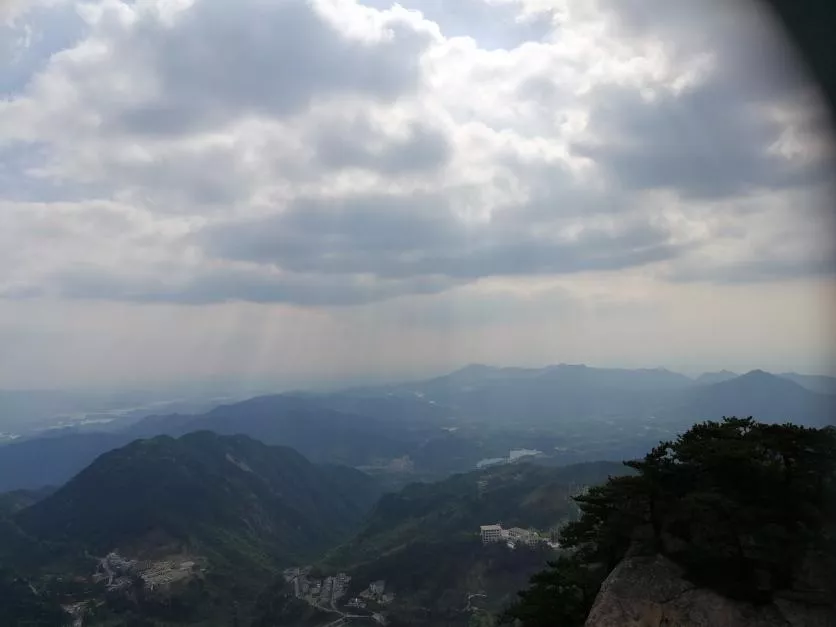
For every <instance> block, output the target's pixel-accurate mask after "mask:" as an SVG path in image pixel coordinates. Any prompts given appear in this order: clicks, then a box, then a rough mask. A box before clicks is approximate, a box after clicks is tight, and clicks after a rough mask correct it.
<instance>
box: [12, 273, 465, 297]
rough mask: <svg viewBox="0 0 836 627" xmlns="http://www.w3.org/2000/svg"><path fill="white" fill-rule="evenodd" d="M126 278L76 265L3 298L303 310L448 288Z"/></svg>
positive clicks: (432, 280)
mask: <svg viewBox="0 0 836 627" xmlns="http://www.w3.org/2000/svg"><path fill="white" fill-rule="evenodd" d="M165 276H166V272H165V271H164V269H163V271H161V272H159V273H157V274H155V276H154V278H148V277H135V278H131V277H126V276H125V275H123V274H115V273H113V272H111V270H110V269H108V268H103V267H92V266H78V267H73V268H68V269H67V270H65V271H63V272H61V273H57V274H54V275H52V276H50V277H49V278H48V279H47V280H46V281H45V282H43V283H42V284H41V285H40V286H38V287H32V288H19V289H17V290H16V291H14V292H10V291H7V292H6V293H5V294H3V296H4V297H6V298H13V299H25V298H36V297H43V296H60V297H63V298H74V299H82V300H120V301H124V302H134V303H179V304H187V305H205V304H210V303H222V302H233V301H247V302H253V303H288V304H293V305H301V306H307V307H319V306H348V305H362V304H365V303H370V302H377V301H382V300H386V299H389V298H393V297H396V296H401V295H405V294H434V293H438V292H442V291H444V290H447V289H449V288H451V287H453V286H454V284H455V283H454V282H453V281H451V280H450V279H447V278H443V277H415V278H411V279H409V280H397V281H395V280H391V281H380V280H378V281H374V282H370V281H368V280H364V279H363V278H362V277H345V276H339V277H336V276H334V277H328V276H322V275H299V274H290V275H281V274H276V273H271V272H267V271H265V268H259V267H255V266H249V267H238V268H215V269H212V268H201V269H199V270H197V271H196V273H195V274H193V275H192V276H189V277H187V278H183V279H166V278H164V277H165Z"/></svg>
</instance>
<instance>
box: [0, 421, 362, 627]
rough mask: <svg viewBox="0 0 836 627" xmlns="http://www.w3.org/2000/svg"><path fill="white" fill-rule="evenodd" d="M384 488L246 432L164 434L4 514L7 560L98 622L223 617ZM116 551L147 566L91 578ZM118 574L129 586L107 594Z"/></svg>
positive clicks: (0, 547)
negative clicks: (81, 605) (81, 604)
mask: <svg viewBox="0 0 836 627" xmlns="http://www.w3.org/2000/svg"><path fill="white" fill-rule="evenodd" d="M378 496H379V490H378V487H377V484H376V483H375V481H374V480H372V479H371V478H370V477H368V476H366V475H364V474H363V473H361V472H359V471H357V470H354V469H350V468H344V467H339V466H318V465H315V464H312V463H310V462H309V461H308V460H307V459H305V458H304V457H302V456H301V455H300V454H299V453H297V452H296V451H294V450H292V449H289V448H285V447H277V446H268V445H265V444H262V443H260V442H257V441H255V440H252V439H250V438H248V437H246V436H219V435H217V434H214V433H211V432H197V433H191V434H187V435H185V436H182V437H180V438H178V439H174V438H171V437H168V436H160V437H156V438H153V439H150V440H138V441H135V442H133V443H131V444H129V445H127V446H125V447H123V448H121V449H117V450H114V451H111V452H109V453H106V454H104V455H102V456H100V457H99V458H98V459H97V460H96V461H95V462H93V463H92V464H91V465H90V466H89V467H87V468H86V469H84V470H83V471H82V472H81V473H79V474H78V475H77V476H76V477H75V478H73V479H72V480H71V481H70V482H68V483H67V484H66V485H64V486H63V487H61V488H60V489H59V490H57V491H56V492H54V493H53V494H51V495H49V496H47V497H46V498H44V499H42V500H40V501H37V502H35V503H34V504H32V505H30V506H29V507H25V508H24V509H21V510H20V511H18V512H16V513H14V514H13V515H11V516H7V517H6V518H0V532H2V537H1V538H0V559H2V560H3V561H4V563H7V564H9V565H11V566H13V567H15V569H16V571H17V572H18V573H26V574H27V576H30V577H33V578H34V579H33V580H36V581H37V582H38V585H39V586H40V587H41V588H44V589H48V590H49V591H50V592H49V594H48V595H47V597H46V598H50V599H53V600H54V599H60V600H61V602H62V603H74V602H76V601H85V600H86V601H92V604H91V605H89V607H88V608H87V610H85V611H87V612H88V614H89V615H90V617H91V618H93V619H94V623H93V624H103V625H110V624H114V625H119V624H123V623H122V622H120V621H125V620H133V619H132V618H131V617H140V616H142V617H151V618H152V619H154V620H155V621H157V623H158V624H180V623H190V624H200V625H227V624H230V623H231V622H234V621H235V620H244V619H245V618H247V617H248V616H249V614H248V612H249V611H251V609H252V606H253V604H254V603H255V601H256V599H257V595H258V593H259V592H260V591H261V590H262V589H263V588H264V587H265V586H266V585H267V583H268V582H269V581H270V580H271V579H272V578H273V577H274V576H275V574H276V573H277V571H278V569H280V568H281V567H282V566H286V565H289V564H291V563H296V562H298V561H300V560H311V559H314V558H315V557H317V556H319V555H321V554H322V552H323V551H325V550H327V549H329V548H331V547H333V546H335V545H337V544H339V543H340V542H343V541H345V540H346V539H347V538H348V537H350V536H351V534H352V533H354V532H356V530H357V529H358V527H359V525H360V523H361V521H362V520H363V519H364V517H365V516H366V514H367V513H368V511H369V509H370V508H371V507H372V504H373V503H374V502H375V500H376V499H377V498H378ZM111 551H116V552H117V553H118V554H119V559H121V558H128V559H134V560H138V561H135V562H134V563H135V564H138V565H139V566H132V567H131V568H132V569H134V570H130V569H129V570H128V571H126V572H115V571H111V572H108V571H107V570H104V571H102V570H100V571H99V572H100V573H103V574H102V575H101V576H100V578H99V579H98V582H92V584H91V576H92V575H93V573H94V571H95V570H96V569H98V568H103V567H102V566H101V565H100V564H99V563H98V562H99V560H100V559H101V558H102V557H103V556H105V555H106V554H108V553H110V552H111ZM139 568H143V569H145V570H144V571H140V570H136V569H139ZM112 572H115V574H112ZM148 572H153V573H155V574H154V575H153V576H150V577H149V576H148V575H147V573H148ZM143 573H145V574H143ZM79 578H80V579H79ZM114 578H115V579H116V581H117V582H119V581H123V582H124V584H123V587H122V588H121V590H120V591H118V592H117V591H106V590H105V586H106V584H108V585H109V584H110V583H111V581H113V579H114ZM70 582H80V583H72V585H70ZM114 621H115V622H114ZM244 624H245V623H244Z"/></svg>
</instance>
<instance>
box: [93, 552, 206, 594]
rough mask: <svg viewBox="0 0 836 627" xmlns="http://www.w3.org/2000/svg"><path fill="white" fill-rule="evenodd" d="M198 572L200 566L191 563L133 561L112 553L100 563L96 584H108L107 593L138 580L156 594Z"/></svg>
mask: <svg viewBox="0 0 836 627" xmlns="http://www.w3.org/2000/svg"><path fill="white" fill-rule="evenodd" d="M198 570H199V568H198V566H197V565H196V563H195V562H194V561H193V560H191V559H186V558H182V559H181V558H171V559H166V560H159V561H151V560H132V559H127V558H125V557H122V556H121V555H119V553H118V552H116V551H112V552H111V553H108V554H107V555H105V556H104V557H103V558H101V559H100V560H99V562H98V564H97V565H96V571H95V573H94V574H93V581H94V582H96V583H98V582H102V581H103V582H105V585H106V586H107V589H108V590H124V589H127V588H129V587H130V586H131V585H132V584H133V583H134V582H135V581H136V579H137V578H138V579H140V580H142V582H143V584H144V585H145V586H147V587H148V588H149V589H151V590H154V589H156V588H158V587H160V586H166V585H168V584H171V583H174V582H175V581H179V580H182V579H187V578H188V577H190V576H192V575H194V574H195V573H196V572H197V571H198Z"/></svg>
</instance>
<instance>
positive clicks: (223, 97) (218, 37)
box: [111, 0, 429, 134]
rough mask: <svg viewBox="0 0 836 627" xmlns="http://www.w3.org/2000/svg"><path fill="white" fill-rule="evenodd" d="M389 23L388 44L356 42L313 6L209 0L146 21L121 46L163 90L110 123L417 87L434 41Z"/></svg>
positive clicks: (143, 128)
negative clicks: (170, 19)
mask: <svg viewBox="0 0 836 627" xmlns="http://www.w3.org/2000/svg"><path fill="white" fill-rule="evenodd" d="M387 27H388V29H389V30H390V31H391V33H392V36H391V37H389V38H386V39H383V40H381V41H375V42H367V41H357V40H350V39H348V38H346V37H345V36H344V35H343V34H342V33H340V32H339V31H337V30H336V28H334V26H332V25H331V24H329V23H328V21H327V19H325V18H324V17H323V16H322V15H320V14H319V13H318V12H317V11H316V9H315V8H314V6H313V5H312V3H309V2H301V1H298V0H279V1H276V2H263V1H260V0H242V1H238V2H227V1H226V0H203V1H202V2H198V3H195V5H194V6H193V7H192V8H191V9H190V10H188V11H186V12H185V13H184V14H183V15H182V16H180V17H178V19H177V20H176V21H175V23H174V26H171V27H168V26H165V25H161V24H160V23H159V22H156V21H150V20H149V21H147V22H146V23H143V24H141V25H140V26H138V27H136V28H134V29H133V30H132V36H131V37H130V38H129V39H128V40H124V39H123V40H122V41H120V42H119V46H120V48H121V47H124V52H125V54H130V55H138V58H141V59H142V62H143V65H144V67H145V68H147V69H150V70H151V71H152V72H153V77H154V82H155V84H156V88H155V92H156V95H155V96H154V97H152V98H147V99H145V100H143V101H141V102H138V103H134V104H132V105H131V106H128V107H125V108H123V109H122V110H121V111H119V113H118V114H117V116H116V117H115V119H113V120H112V121H111V122H112V123H113V124H115V125H116V126H117V127H121V128H125V129H128V130H130V131H132V132H136V133H143V134H174V133H186V132H190V131H194V130H197V129H199V128H204V127H206V126H207V125H213V124H219V123H223V122H224V121H226V120H228V119H230V118H237V117H240V116H241V115H242V114H243V113H246V112H254V113H257V114H261V115H266V116H271V117H281V116H287V115H292V114H295V113H298V112H300V111H302V110H304V109H305V108H306V107H307V106H308V105H309V104H310V103H311V102H312V101H313V100H314V99H315V98H317V97H321V96H333V95H336V94H344V93H358V94H363V95H365V96H369V97H372V98H376V99H380V100H384V101H388V100H391V99H393V98H396V97H397V96H399V95H401V94H402V93H404V92H407V91H409V90H411V89H412V88H414V87H415V86H416V85H417V82H418V77H419V74H420V68H419V65H418V60H419V56H420V53H421V52H422V51H423V49H424V48H425V47H426V45H428V43H429V38H428V36H427V35H426V34H424V33H419V32H416V31H415V30H413V29H412V28H411V27H410V26H409V25H408V24H406V23H402V22H399V21H397V20H392V21H391V22H390V23H389V24H388V25H387ZM119 53H120V51H119V50H117V51H115V54H119Z"/></svg>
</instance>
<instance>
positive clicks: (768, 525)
mask: <svg viewBox="0 0 836 627" xmlns="http://www.w3.org/2000/svg"><path fill="white" fill-rule="evenodd" d="M625 463H626V464H627V465H628V466H630V467H632V468H634V469H636V470H637V471H638V474H637V475H635V476H627V477H615V478H610V479H609V480H608V481H607V483H605V484H604V485H601V486H597V487H595V488H592V489H591V490H589V491H588V492H587V493H586V494H584V495H581V496H578V497H576V498H575V500H576V501H577V503H578V505H579V507H580V509H581V512H582V514H581V516H580V519H579V520H577V521H574V522H571V523H568V524H567V525H565V526H564V528H563V529H562V530H561V540H562V544H563V546H564V547H565V548H567V549H570V550H571V553H570V555H569V556H568V557H564V558H562V559H560V560H558V561H557V562H554V563H552V564H550V565H549V568H548V569H547V570H545V571H543V572H542V573H540V574H538V575H536V576H535V577H534V578H532V580H531V587H530V588H529V590H526V591H524V592H522V593H520V598H519V600H518V601H517V602H516V603H515V604H514V605H513V606H511V607H510V608H508V610H507V611H506V613H505V615H504V619H505V620H506V621H507V622H517V623H518V624H521V625H522V626H523V627H539V626H540V625H558V626H572V625H581V624H583V621H584V619H585V616H586V614H587V613H588V611H589V609H590V607H591V605H592V603H593V601H594V596H595V594H596V592H597V589H598V588H599V587H600V584H601V582H602V581H603V579H604V577H606V575H607V573H608V572H609V571H610V570H611V569H612V568H613V567H614V566H615V565H616V564H617V563H618V562H619V561H620V560H621V559H622V558H623V557H624V555H625V553H626V552H627V550H628V549H629V548H631V547H634V549H635V550H645V551H648V552H658V553H662V554H664V555H667V556H668V557H670V558H671V559H673V560H674V561H676V562H677V563H679V564H680V565H681V566H683V567H684V568H685V571H686V576H688V577H689V578H691V579H692V580H693V581H694V582H695V583H697V584H699V585H702V586H706V587H710V588H712V589H714V590H716V591H718V592H720V593H721V594H724V595H726V596H729V597H732V598H737V599H743V600H747V601H751V602H754V603H761V602H768V601H770V600H771V599H772V597H773V596H774V594H775V593H776V592H778V591H781V590H786V589H790V588H792V587H793V586H794V585H795V584H796V580H797V578H798V573H799V571H800V569H801V566H802V562H803V561H804V560H807V559H810V558H811V557H812V558H814V559H818V560H820V561H821V560H825V561H826V560H828V559H829V557H830V556H832V551H831V550H830V548H831V547H832V545H833V542H834V533H833V531H834V529H833V520H834V514H835V513H836V512H834V510H833V502H834V498H833V497H834V485H835V484H834V474H835V473H836V429H834V428H833V427H826V428H824V429H812V428H806V427H800V426H796V425H793V424H783V425H774V424H763V423H759V422H757V421H755V420H754V419H752V418H724V419H723V420H722V421H721V422H713V421H711V422H704V423H700V424H697V425H695V426H694V427H692V428H691V429H690V430H688V431H687V432H686V433H684V434H682V435H681V436H679V437H678V438H677V439H676V440H674V441H670V442H662V443H660V444H659V446H657V447H656V448H654V449H653V450H652V451H650V453H648V454H647V455H646V456H645V457H644V458H643V459H641V460H635V461H630V462H625ZM834 566H836V565H834V564H828V565H827V567H826V568H825V569H823V570H824V571H825V572H836V568H834ZM821 583H822V586H823V588H824V589H827V587H826V586H827V585H828V583H827V582H821Z"/></svg>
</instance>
